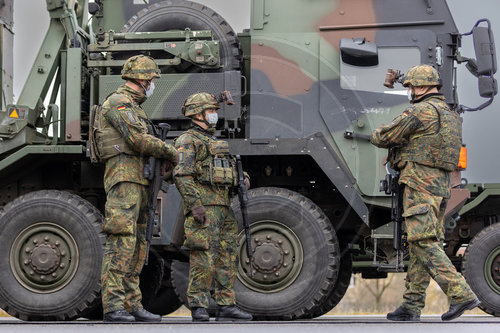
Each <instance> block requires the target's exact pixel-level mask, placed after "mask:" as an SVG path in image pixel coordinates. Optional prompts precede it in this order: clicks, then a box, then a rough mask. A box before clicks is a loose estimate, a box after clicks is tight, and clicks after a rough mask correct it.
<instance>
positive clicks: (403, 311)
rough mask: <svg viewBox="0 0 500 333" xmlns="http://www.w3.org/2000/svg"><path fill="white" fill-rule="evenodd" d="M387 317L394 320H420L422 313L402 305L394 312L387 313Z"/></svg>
mask: <svg viewBox="0 0 500 333" xmlns="http://www.w3.org/2000/svg"><path fill="white" fill-rule="evenodd" d="M387 319H389V320H392V321H420V315H418V314H416V313H413V312H411V311H410V310H408V309H407V308H405V307H403V306H400V307H399V308H397V309H396V310H394V311H393V312H389V313H388V314H387Z"/></svg>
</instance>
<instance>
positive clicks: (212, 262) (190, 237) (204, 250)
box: [184, 206, 238, 308]
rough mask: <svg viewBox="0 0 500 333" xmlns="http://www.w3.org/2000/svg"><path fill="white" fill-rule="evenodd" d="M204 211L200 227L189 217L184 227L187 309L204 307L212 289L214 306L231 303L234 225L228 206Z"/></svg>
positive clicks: (232, 299) (206, 305)
mask: <svg viewBox="0 0 500 333" xmlns="http://www.w3.org/2000/svg"><path fill="white" fill-rule="evenodd" d="M205 208H206V210H207V215H206V217H207V218H206V221H205V223H204V224H203V225H200V224H199V223H196V222H195V221H194V218H193V217H192V216H188V217H187V218H186V221H185V224H184V229H185V233H186V241H185V242H184V245H185V246H187V247H190V249H191V252H190V257H189V265H190V268H189V286H188V290H187V299H188V303H189V307H190V308H193V307H204V308H206V307H208V305H209V301H210V290H211V289H212V286H213V287H214V298H215V302H216V303H217V304H218V305H233V304H235V296H234V281H235V278H236V270H237V254H236V251H237V235H238V223H237V221H236V218H235V217H234V213H233V211H232V210H231V208H230V207H227V206H205Z"/></svg>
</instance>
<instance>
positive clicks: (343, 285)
mask: <svg viewBox="0 0 500 333" xmlns="http://www.w3.org/2000/svg"><path fill="white" fill-rule="evenodd" d="M351 276H352V255H351V254H350V253H349V252H345V253H343V254H342V256H341V258H340V270H339V276H338V278H337V282H336V283H335V287H333V289H332V291H331V292H330V295H328V297H327V298H326V299H325V301H324V302H323V304H321V305H319V306H318V307H317V308H316V311H315V312H314V313H313V315H312V318H314V317H319V316H322V315H324V314H325V313H327V312H328V311H330V310H331V309H333V308H334V307H336V306H337V304H339V302H340V301H341V300H342V298H343V297H344V295H345V293H346V292H347V288H349V284H350V283H351Z"/></svg>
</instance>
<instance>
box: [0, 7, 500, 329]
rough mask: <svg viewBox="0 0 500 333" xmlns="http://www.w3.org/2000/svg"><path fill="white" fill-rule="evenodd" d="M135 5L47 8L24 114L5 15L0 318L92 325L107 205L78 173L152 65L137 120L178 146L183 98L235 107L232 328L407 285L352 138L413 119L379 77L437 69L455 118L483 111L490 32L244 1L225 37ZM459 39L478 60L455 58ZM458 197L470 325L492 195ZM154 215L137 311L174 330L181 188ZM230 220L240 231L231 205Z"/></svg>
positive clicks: (490, 190) (386, 205) (494, 303)
mask: <svg viewBox="0 0 500 333" xmlns="http://www.w3.org/2000/svg"><path fill="white" fill-rule="evenodd" d="M145 2H148V4H147V5H146V4H144V3H143V2H142V1H135V0H134V1H132V0H126V1H119V0H96V1H95V2H94V3H88V1H87V0H80V1H78V2H76V1H74V0H46V6H47V10H48V12H49V14H50V25H49V28H48V31H47V34H46V37H45V39H44V41H43V43H42V45H41V47H40V50H39V53H38V55H37V57H36V59H35V62H34V64H33V67H32V69H31V72H30V74H29V77H28V79H27V80H26V84H25V86H24V89H23V90H22V92H21V94H20V96H19V98H18V99H17V102H16V104H14V103H13V102H12V90H11V89H12V88H11V86H12V85H11V82H9V80H11V76H9V74H11V70H12V55H11V54H9V52H12V51H11V50H12V47H11V46H12V33H11V27H12V1H3V2H2V4H3V7H2V8H1V11H2V15H1V17H2V19H3V20H4V21H3V22H2V23H3V24H2V34H1V35H0V37H1V38H2V45H3V50H2V68H3V71H2V83H3V87H4V89H3V90H2V97H3V98H2V110H3V111H2V112H1V113H0V138H1V141H0V156H1V160H0V184H1V186H0V205H1V206H2V207H3V208H2V211H1V216H0V253H2V256H1V257H0V307H1V308H3V309H4V310H6V311H7V312H8V313H10V314H11V315H14V316H16V317H19V318H21V319H24V320H67V319H74V318H77V317H80V316H83V317H91V318H92V317H98V316H99V311H100V310H99V306H100V305H99V302H100V299H99V292H100V287H99V275H100V265H101V256H102V245H103V243H104V240H105V236H104V235H103V234H102V232H101V229H100V224H101V222H102V219H103V216H102V211H103V207H104V203H105V194H104V191H103V184H102V175H103V167H102V165H92V164H91V162H90V159H89V155H88V133H89V113H90V110H91V109H92V106H93V105H97V104H99V103H101V102H102V101H103V100H104V98H105V97H106V96H107V95H108V94H109V93H110V92H111V91H113V89H115V88H116V87H118V86H119V85H120V84H121V83H122V80H121V79H120V75H119V73H120V68H121V66H122V65H123V63H124V59H126V58H128V57H129V56H130V55H132V54H137V53H144V54H148V55H151V56H153V57H154V58H156V59H157V61H158V63H159V64H160V66H161V70H162V77H161V79H159V80H157V82H156V83H157V84H156V90H155V94H154V95H153V96H152V98H150V99H148V101H147V102H146V103H145V104H144V107H145V109H146V110H147V112H148V113H149V115H150V117H151V118H152V119H153V120H154V122H155V123H159V122H168V123H169V124H170V125H171V126H172V130H171V131H170V132H169V135H170V139H173V138H174V137H175V136H177V135H179V134H180V133H181V131H183V130H185V129H186V128H187V127H188V126H189V120H188V119H186V118H184V117H183V116H182V115H181V112H180V109H181V106H182V103H183V101H184V99H185V98H186V97H187V96H188V95H190V94H191V93H193V92H197V91H209V92H212V93H214V94H218V93H220V92H221V91H223V90H228V91H230V92H231V94H232V96H233V98H234V100H235V103H236V104H235V105H233V106H228V105H224V106H223V107H222V109H221V110H220V112H219V118H220V121H219V123H218V124H217V136H219V137H222V138H225V139H227V140H229V142H230V146H231V150H232V152H234V153H239V154H240V155H242V158H243V161H244V165H245V169H246V170H247V171H248V172H249V174H250V175H251V178H252V184H253V189H252V190H250V192H249V203H248V207H249V212H248V214H249V219H250V222H251V225H252V244H251V247H252V252H253V261H252V263H250V262H249V261H248V260H247V259H248V258H247V256H246V253H245V250H244V249H245V243H244V236H243V233H242V234H241V235H240V248H241V251H240V263H239V273H238V278H237V285H236V289H237V302H238V304H239V305H240V306H241V307H242V308H243V309H245V310H247V311H250V312H251V313H252V314H254V315H255V317H256V318H258V319H264V320H265V319H285V320H286V319H297V318H311V317H315V316H319V315H322V314H324V313H326V312H327V311H329V310H330V309H332V308H333V307H334V306H335V305H337V303H338V302H339V301H340V300H341V299H342V297H343V295H344V293H345V292H346V289H347V287H348V284H349V281H350V278H351V274H352V273H361V276H362V277H363V278H366V279H373V278H384V277H386V276H387V273H388V272H394V271H401V267H400V263H401V262H399V260H400V259H401V258H403V259H404V257H401V256H399V253H397V252H396V251H395V250H394V248H393V226H392V222H391V214H390V213H391V202H390V196H388V195H387V194H385V193H383V192H380V190H379V181H380V180H381V179H384V177H385V175H386V171H385V168H384V166H383V160H384V158H385V156H386V151H385V150H382V149H377V148H375V147H373V146H372V145H370V144H369V143H368V142H366V141H364V140H361V139H358V137H359V135H362V134H364V135H367V134H370V133H371V131H372V130H373V129H374V128H375V127H378V126H379V125H380V124H382V123H388V122H390V121H391V120H392V119H393V118H394V117H395V116H396V115H397V114H399V113H401V112H402V110H403V109H404V108H406V106H407V105H408V100H407V97H406V91H405V89H403V88H402V87H401V86H399V87H398V86H397V85H396V87H395V89H388V88H386V87H384V85H383V81H384V78H385V75H386V72H387V69H388V68H392V69H399V70H401V71H402V72H406V71H407V70H408V69H409V68H410V67H411V66H413V65H415V64H420V63H426V64H431V65H434V66H435V67H436V68H438V70H439V72H440V75H441V77H442V80H443V88H442V92H443V94H444V95H445V97H446V99H447V101H448V102H449V103H450V105H451V107H453V108H454V109H457V110H459V111H460V112H464V111H468V110H474V109H480V108H483V107H484V106H486V105H488V104H489V103H491V101H492V100H493V97H494V95H495V94H496V93H497V86H496V81H495V79H494V78H493V74H494V73H495V72H496V55H495V48H494V42H493V36H492V32H491V29H490V26H489V21H487V20H483V21H479V22H478V24H477V25H476V26H475V27H473V29H472V30H471V31H470V32H466V33H465V34H460V33H459V32H458V31H457V28H456V26H455V24H454V21H453V18H452V16H451V14H450V11H449V9H448V7H447V4H446V2H445V1H437V0H436V1H428V0H427V1H424V0H372V1H369V0H364V1H362V0H349V1H341V0H337V1H334V0H331V1H324V0H314V1H304V0H287V1H286V5H285V6H284V4H285V1H278V0H253V1H252V7H251V8H252V9H251V27H250V29H249V30H245V31H243V32H242V33H239V34H236V33H235V32H234V31H233V30H232V29H231V27H230V26H229V25H228V23H227V22H226V21H225V20H224V19H223V18H222V17H220V16H219V15H218V14H216V13H215V12H214V11H213V10H211V9H210V8H207V7H206V6H204V5H202V4H198V3H194V2H190V1H183V0H168V1H155V0H150V1H145ZM9 15H10V16H9ZM89 22H90V23H89ZM469 35H472V36H469ZM469 37H473V40H474V45H475V51H476V55H475V60H474V59H472V58H466V57H464V56H463V55H461V54H460V52H459V49H460V46H461V41H462V39H466V38H469ZM456 64H462V66H463V65H466V66H467V67H468V68H469V70H470V71H471V72H472V74H474V76H476V77H477V80H478V82H479V94H480V95H481V96H482V97H484V98H485V103H483V105H481V106H480V107H477V108H471V107H465V106H462V105H459V103H458V99H457V94H456V90H457V82H456ZM471 79H473V78H472V76H471ZM345 132H352V133H354V134H355V135H354V136H352V135H351V136H347V137H346V136H345ZM454 186H455V187H454V189H453V197H452V200H451V201H450V205H449V207H448V212H447V216H448V217H447V220H446V230H447V233H446V242H445V247H446V252H447V253H448V255H449V256H450V258H451V259H452V261H453V262H454V264H455V265H456V267H457V268H458V269H459V270H461V271H462V273H463V274H464V275H465V276H466V278H467V281H468V282H469V283H470V285H471V286H472V288H473V290H474V291H475V292H476V293H477V295H478V297H479V298H480V299H481V301H482V302H483V303H482V305H481V308H482V309H483V310H484V311H486V312H488V313H490V314H493V315H496V316H498V315H500V224H499V223H497V222H498V221H499V215H500V210H499V208H498V207H499V204H500V203H499V200H500V187H498V186H494V185H487V186H479V185H468V187H465V186H464V184H461V181H460V171H457V172H455V174H454ZM158 203H159V205H158V207H159V208H158V210H157V214H156V218H157V225H156V228H155V231H154V239H153V246H152V247H151V253H150V263H149V265H148V266H146V267H145V269H144V271H143V272H142V279H141V280H142V281H143V282H145V283H144V284H143V285H141V288H142V291H143V294H144V305H145V306H146V308H148V309H150V310H151V311H154V312H156V313H159V314H167V313H170V312H172V311H174V310H175V309H177V308H178V307H179V306H180V305H181V303H185V290H186V281H187V269H188V266H187V265H188V264H187V263H186V259H187V253H186V252H185V251H184V250H183V249H181V248H180V245H181V244H182V237H183V234H182V230H183V228H182V223H183V216H182V213H181V210H180V207H181V206H182V201H181V199H180V196H179V194H178V192H177V191H176V189H175V187H173V186H172V185H170V187H168V189H165V192H161V193H160V196H159V197H158ZM464 204H465V205H464ZM234 209H235V211H236V214H237V216H238V217H239V218H240V217H241V212H240V209H239V207H238V202H237V200H235V205H234ZM464 250H465V255H463V256H462V255H461V253H463V251H464ZM398 258H399V260H398ZM403 264H404V262H403ZM250 269H253V277H251V274H250Z"/></svg>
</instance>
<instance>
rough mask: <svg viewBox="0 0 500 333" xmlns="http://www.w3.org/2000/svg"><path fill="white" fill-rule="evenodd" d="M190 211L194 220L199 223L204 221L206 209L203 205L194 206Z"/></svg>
mask: <svg viewBox="0 0 500 333" xmlns="http://www.w3.org/2000/svg"><path fill="white" fill-rule="evenodd" d="M191 213H192V214H193V217H194V221H195V222H197V223H199V224H203V223H205V218H206V215H207V210H206V209H205V207H203V206H198V207H194V208H193V209H191Z"/></svg>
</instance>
